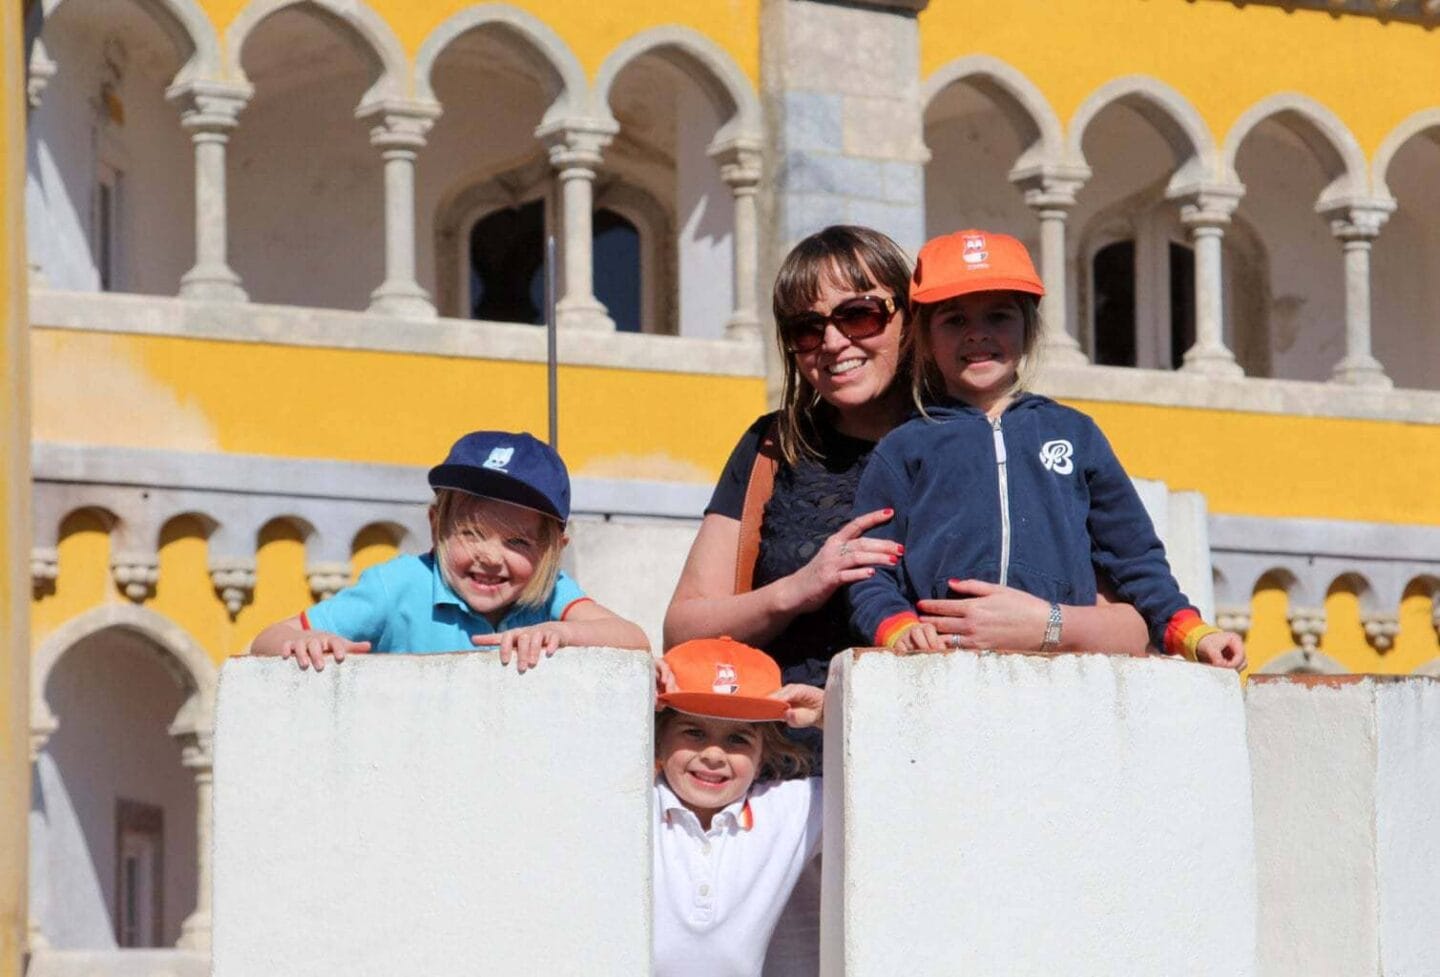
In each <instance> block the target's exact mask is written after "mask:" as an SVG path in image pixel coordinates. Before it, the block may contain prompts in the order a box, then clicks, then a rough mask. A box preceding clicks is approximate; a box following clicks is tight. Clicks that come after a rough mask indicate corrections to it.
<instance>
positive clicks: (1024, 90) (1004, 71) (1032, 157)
mask: <svg viewBox="0 0 1440 977" xmlns="http://www.w3.org/2000/svg"><path fill="white" fill-rule="evenodd" d="M956 82H965V83H966V84H968V85H970V86H971V87H973V88H977V89H979V90H980V91H981V92H983V93H984V94H986V95H987V96H994V95H997V94H998V95H999V96H1001V97H999V98H993V97H992V101H994V102H995V104H996V105H997V106H998V107H999V108H1000V111H1001V112H1002V113H1003V114H1004V115H1005V116H1006V118H1007V119H1009V121H1010V123H1011V125H1013V126H1014V127H1015V131H1016V132H1017V133H1018V134H1019V135H1020V137H1021V139H1022V140H1029V144H1028V145H1027V146H1026V147H1025V148H1024V149H1023V150H1022V151H1021V153H1020V158H1019V160H1018V161H1017V162H1016V163H1015V169H1016V170H1022V169H1024V168H1026V167H1027V166H1030V165H1033V164H1040V163H1058V162H1060V161H1061V160H1062V159H1063V157H1064V154H1065V136H1064V130H1063V129H1062V127H1061V125H1060V117H1059V116H1058V115H1056V114H1055V110H1054V109H1053V108H1051V106H1050V102H1049V100H1048V99H1046V98H1045V94H1044V93H1043V92H1042V91H1040V89H1039V87H1038V86H1037V85H1036V84H1035V83H1034V82H1032V81H1031V80H1030V79H1029V78H1027V77H1026V76H1025V75H1024V74H1023V73H1022V72H1021V71H1020V70H1019V69H1017V68H1015V67H1013V66H1011V65H1010V64H1008V63H1006V62H1004V61H1002V60H1000V59H999V58H996V57H993V56H991V55H988V54H970V55H966V56H965V57H962V58H956V59H955V60H953V61H947V62H946V63H945V64H943V65H941V66H940V67H939V68H937V69H936V70H935V71H933V72H931V74H930V77H929V78H926V79H925V81H924V82H923V83H922V85H921V86H920V104H921V105H922V106H924V109H925V111H927V112H928V111H929V108H930V105H931V103H933V102H934V101H935V99H936V98H938V97H939V96H940V94H941V93H942V92H944V91H945V90H946V89H948V88H949V87H950V86H951V85H953V84H955V83H956ZM1031 130H1033V131H1031Z"/></svg>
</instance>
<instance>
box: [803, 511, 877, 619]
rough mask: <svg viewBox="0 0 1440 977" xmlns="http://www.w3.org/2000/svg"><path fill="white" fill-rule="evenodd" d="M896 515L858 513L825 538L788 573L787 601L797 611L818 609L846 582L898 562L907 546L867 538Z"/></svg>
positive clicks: (807, 611) (871, 574)
mask: <svg viewBox="0 0 1440 977" xmlns="http://www.w3.org/2000/svg"><path fill="white" fill-rule="evenodd" d="M894 515H895V510H894V509H876V510H875V511H874V512H867V513H865V514H864V515H861V516H856V517H855V518H854V519H851V520H850V521H849V522H847V523H846V524H845V525H843V526H841V527H840V528H839V529H838V530H837V531H836V532H835V534H834V535H832V536H831V537H830V538H829V539H827V540H825V544H824V545H823V546H821V547H820V550H819V551H818V552H817V553H816V554H815V555H814V556H813V557H811V558H810V562H809V563H807V564H805V565H804V566H803V567H801V568H800V569H799V570H797V571H795V572H794V573H792V574H791V575H790V576H788V577H786V578H785V581H784V582H785V584H786V585H787V593H788V603H789V604H790V605H791V606H792V607H794V609H795V613H796V614H808V613H810V612H811V611H818V610H819V609H820V608H821V607H823V606H825V602H826V601H827V600H829V599H830V596H831V595H832V594H834V593H835V591H837V590H839V589H840V588H841V587H843V586H845V585H846V584H851V583H854V582H855V581H857V580H864V579H865V578H866V577H870V576H873V575H874V573H875V567H877V566H894V565H895V564H897V563H899V562H900V557H901V556H903V555H904V553H905V547H904V546H902V545H900V544H899V543H896V542H894V541H892V540H888V539H866V538H865V533H867V532H869V531H870V530H872V529H874V528H875V527H876V526H879V525H881V524H883V523H887V522H889V521H890V520H891V518H892V517H893V516H894Z"/></svg>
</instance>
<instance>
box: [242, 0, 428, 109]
mask: <svg viewBox="0 0 1440 977" xmlns="http://www.w3.org/2000/svg"><path fill="white" fill-rule="evenodd" d="M295 6H305V7H311V8H314V9H315V10H316V11H318V12H320V13H321V14H323V15H325V16H326V17H327V18H328V19H330V20H331V21H332V22H334V23H336V24H338V25H341V26H342V27H343V28H344V30H342V32H341V33H342V34H344V35H346V36H348V37H349V38H350V39H351V40H352V41H353V42H355V45H356V47H357V49H358V50H359V51H360V53H361V56H362V57H365V58H366V59H367V60H369V61H370V63H371V65H372V67H374V69H375V70H376V71H377V73H378V77H377V79H376V81H375V83H374V84H373V85H372V86H371V87H370V89H369V91H367V92H366V93H365V94H364V96H362V97H361V99H360V104H361V106H362V107H364V106H368V105H370V104H372V103H375V102H378V101H380V100H381V99H385V98H403V97H404V96H405V95H406V94H407V93H408V91H409V88H410V85H409V80H410V79H409V62H408V61H407V59H406V57H405V49H404V48H403V47H402V46H401V45H400V39H399V38H397V37H396V36H395V32H394V31H393V30H392V29H391V28H390V25H389V24H388V23H387V22H386V21H385V19H384V18H383V17H381V16H380V15H379V14H377V13H376V12H375V11H374V10H372V9H371V8H370V7H369V5H367V4H364V3H353V2H346V0H250V3H248V4H246V6H245V8H244V9H243V10H241V11H240V12H239V13H238V14H236V15H235V19H234V20H233V21H231V22H230V26H229V27H228V28H226V30H225V73H226V76H227V77H228V78H229V79H231V80H234V81H238V82H243V83H246V84H248V83H249V79H248V78H247V77H246V76H245V69H244V67H243V65H242V64H241V55H242V54H243V53H244V50H245V42H246V40H247V39H248V38H249V37H250V34H251V33H252V32H253V31H254V30H255V28H256V27H258V26H259V25H260V24H261V23H262V22H263V21H264V20H265V18H267V17H269V16H270V15H271V14H273V13H277V12H278V11H281V10H284V9H285V8H287V7H295Z"/></svg>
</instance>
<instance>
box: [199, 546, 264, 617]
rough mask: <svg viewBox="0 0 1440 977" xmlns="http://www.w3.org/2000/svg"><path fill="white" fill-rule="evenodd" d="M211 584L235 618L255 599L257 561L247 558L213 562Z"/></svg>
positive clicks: (211, 565)
mask: <svg viewBox="0 0 1440 977" xmlns="http://www.w3.org/2000/svg"><path fill="white" fill-rule="evenodd" d="M210 582H211V583H212V584H213V585H214V587H215V592H216V593H217V594H219V595H220V599H221V600H222V601H224V602H225V610H226V611H228V612H229V613H230V616H231V617H232V618H233V617H235V616H236V615H237V614H239V613H240V610H241V608H243V607H244V606H245V605H246V604H248V603H250V601H251V600H253V599H254V597H255V561H254V560H252V559H249V558H246V557H240V558H237V559H223V558H222V559H215V560H212V561H211V563H210Z"/></svg>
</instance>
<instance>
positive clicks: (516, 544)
mask: <svg viewBox="0 0 1440 977" xmlns="http://www.w3.org/2000/svg"><path fill="white" fill-rule="evenodd" d="M441 518H442V516H441V514H440V512H439V509H438V507H436V506H432V507H431V510H430V520H431V533H432V535H433V536H434V539H435V555H436V559H437V560H438V561H439V564H440V572H441V575H442V576H443V577H444V578H445V582H446V583H447V584H449V585H450V589H451V590H453V591H454V592H455V595H456V596H457V597H459V598H460V599H461V600H463V601H464V602H465V604H466V605H467V606H468V607H469V608H470V609H471V610H472V611H474V612H475V613H476V614H479V615H482V616H483V617H485V619H486V620H488V621H489V622H490V623H491V624H492V625H494V624H499V623H500V620H501V618H503V617H504V616H505V615H506V613H508V612H509V610H510V608H511V607H513V606H514V605H515V604H516V603H517V602H518V601H519V600H520V598H521V595H522V594H523V593H524V592H525V587H526V585H527V584H529V583H530V580H531V578H532V577H534V575H535V572H536V568H537V566H538V565H539V564H540V563H541V561H542V560H543V559H544V555H545V551H546V533H545V530H546V528H547V527H545V525H544V520H545V518H546V517H545V516H543V515H541V514H540V513H538V512H535V511H534V510H532V509H526V508H524V507H522V506H518V505H511V504H510V503H508V502H501V501H499V500H497V499H485V498H480V497H477V496H472V495H465V494H463V493H456V497H455V499H454V500H453V501H452V502H451V503H450V504H449V505H447V506H446V507H445V510H444V513H443V520H444V525H440V524H439V523H440V521H441Z"/></svg>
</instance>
